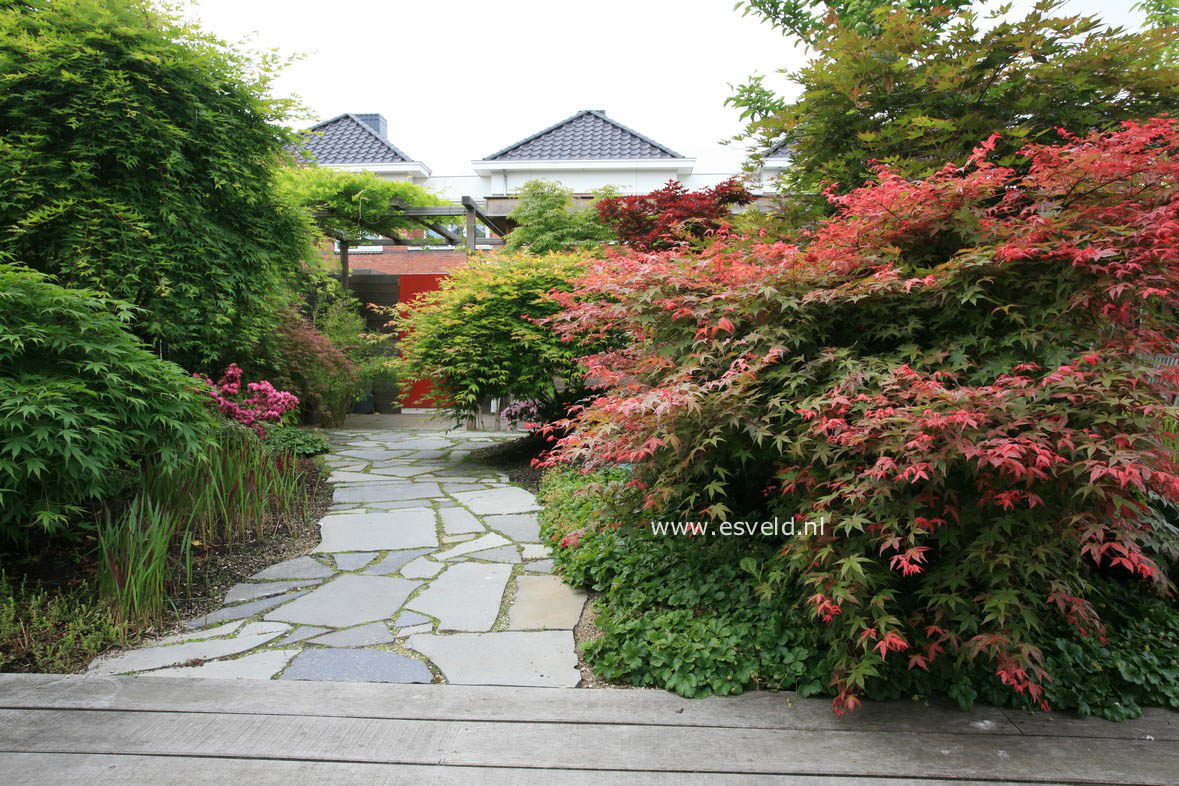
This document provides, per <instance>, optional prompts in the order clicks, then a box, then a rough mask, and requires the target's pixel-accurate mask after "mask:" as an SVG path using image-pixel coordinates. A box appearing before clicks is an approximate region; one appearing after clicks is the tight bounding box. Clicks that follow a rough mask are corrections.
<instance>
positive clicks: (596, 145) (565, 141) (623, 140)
mask: <svg viewBox="0 0 1179 786" xmlns="http://www.w3.org/2000/svg"><path fill="white" fill-rule="evenodd" d="M630 158H633V159H653V158H654V159H659V158H683V156H681V155H680V154H679V153H677V152H675V151H674V150H672V149H670V148H668V147H664V146H663V145H661V144H659V143H658V142H656V141H654V140H652V139H649V138H647V137H645V136H643V135H642V134H640V133H639V132H638V131H635V130H633V129H630V128H627V127H626V126H624V125H622V124H621V123H619V122H617V121H614V120H611V119H610V118H608V117H606V113H605V112H602V111H600V110H596V109H583V110H582V111H580V112H578V113H577V114H575V115H573V116H572V117H568V118H566V119H564V120H562V121H561V122H559V123H557V124H556V125H552V126H549V127H548V128H546V129H544V130H543V131H539V132H537V133H535V134H533V135H532V136H530V137H528V138H526V139H522V140H520V141H519V142H516V143H515V144H514V145H509V146H508V147H505V148H504V149H503V150H500V151H499V152H497V153H492V154H491V155H489V156H487V158H485V159H483V160H484V161H554V160H575V161H582V160H592V159H602V160H618V159H630Z"/></svg>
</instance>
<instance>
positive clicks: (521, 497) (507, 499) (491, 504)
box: [451, 486, 540, 516]
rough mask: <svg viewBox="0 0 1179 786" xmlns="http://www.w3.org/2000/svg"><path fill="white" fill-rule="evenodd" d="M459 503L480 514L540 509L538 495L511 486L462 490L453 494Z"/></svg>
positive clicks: (526, 511) (523, 511) (527, 511)
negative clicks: (481, 489)
mask: <svg viewBox="0 0 1179 786" xmlns="http://www.w3.org/2000/svg"><path fill="white" fill-rule="evenodd" d="M451 496H452V497H454V498H455V499H456V500H458V501H459V504H461V505H463V506H464V507H466V508H467V509H469V510H470V511H471V512H472V513H474V514H476V515H479V516H492V515H496V514H501V513H531V512H533V511H535V510H539V509H540V508H539V506H538V505H537V504H536V497H534V496H533V495H532V494H531V493H530V492H527V491H525V490H524V489H520V488H516V487H515V486H509V487H507V488H499V489H487V490H486V491H460V492H457V493H455V494H451Z"/></svg>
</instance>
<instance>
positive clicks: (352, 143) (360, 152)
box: [301, 113, 413, 165]
mask: <svg viewBox="0 0 1179 786" xmlns="http://www.w3.org/2000/svg"><path fill="white" fill-rule="evenodd" d="M301 136H302V143H303V147H305V148H306V149H307V151H308V152H309V153H311V154H312V155H313V156H315V162H316V163H318V164H327V165H332V164H400V163H409V162H411V161H413V159H411V158H410V157H409V156H407V155H406V154H405V153H403V152H401V151H400V150H398V149H397V147H395V146H394V145H393V144H392V143H391V142H389V140H387V139H384V138H382V137H381V135H380V134H378V133H377V132H376V131H374V130H373V129H372V128H371V127H370V126H369V125H368V124H367V123H365V122H364V121H363V120H361V119H360V118H358V117H357V116H356V115H354V114H350V113H349V114H343V115H339V116H337V117H333V118H332V119H331V120H325V121H323V122H322V123H318V124H316V125H313V126H311V128H309V129H307V130H306V131H304V132H302V133H301Z"/></svg>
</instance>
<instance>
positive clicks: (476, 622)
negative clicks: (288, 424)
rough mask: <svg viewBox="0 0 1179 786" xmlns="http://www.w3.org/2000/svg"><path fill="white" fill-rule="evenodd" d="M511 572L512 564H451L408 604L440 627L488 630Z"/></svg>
mask: <svg viewBox="0 0 1179 786" xmlns="http://www.w3.org/2000/svg"><path fill="white" fill-rule="evenodd" d="M511 575H512V567H511V565H481V564H478V563H474V562H464V563H461V564H459V565H451V566H450V567H449V568H447V569H446V570H445V571H443V572H442V574H441V575H440V576H438V578H436V579H434V580H433V581H431V582H430V583H429V585H427V586H426V588H425V589H423V590H422V591H421V592H420V593H419V594H418V596H417V597H416V598H414V599H413V600H412V601H410V602H409V603H408V604H407V608H409V609H411V610H413V611H418V612H421V613H423V614H429V615H430V616H431V617H434V618H436V619H437V620H438V629H439V630H467V631H484V630H491V626H492V625H494V624H495V619H496V617H498V616H499V606H500V602H501V600H502V599H503V595H504V589H506V588H507V585H508V579H509V578H510V577H511Z"/></svg>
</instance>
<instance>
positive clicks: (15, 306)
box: [0, 264, 210, 537]
mask: <svg viewBox="0 0 1179 786" xmlns="http://www.w3.org/2000/svg"><path fill="white" fill-rule="evenodd" d="M132 313H133V312H132V310H131V308H130V307H128V306H126V305H125V304H122V303H120V302H118V301H112V300H109V299H107V298H103V297H99V296H98V295H96V294H94V293H92V292H88V291H85V290H76V289H66V288H64V287H61V286H58V285H57V284H54V283H52V282H51V281H50V280H49V279H47V278H46V277H45V276H43V275H41V274H39V273H35V272H33V271H30V270H27V269H24V268H20V267H17V266H13V265H3V264H0V533H2V534H3V535H6V536H9V537H15V536H17V535H18V534H19V533H20V532H21V529H22V528H27V527H37V528H39V529H42V530H46V531H50V532H52V531H56V530H60V529H62V528H64V527H65V526H66V525H67V523H68V522H69V520H70V517H72V516H76V515H77V514H79V513H81V512H82V510H83V508H85V507H86V506H88V505H93V504H94V503H96V502H97V501H98V500H100V499H103V498H106V497H109V496H112V495H115V494H117V493H119V492H120V491H121V489H122V487H123V486H124V485H125V484H126V483H128V482H130V481H131V480H132V479H133V478H134V477H135V475H136V473H137V472H138V470H139V467H140V465H141V464H142V462H143V460H144V459H145V458H147V457H149V456H150V457H151V458H152V460H153V461H154V462H157V463H158V464H159V465H160V466H161V467H163V468H165V469H167V470H170V469H172V468H175V467H176V466H178V465H180V464H181V463H183V462H184V461H185V460H186V458H187V456H188V455H189V454H191V453H193V452H196V451H197V450H198V447H199V445H200V444H201V441H202V439H203V437H204V435H205V433H206V432H207V430H208V427H209V423H210V417H209V413H208V411H207V405H206V402H205V400H204V397H203V396H201V395H200V394H198V393H196V392H194V390H193V388H194V385H193V382H192V380H191V379H190V378H189V377H188V376H187V375H186V374H185V373H184V372H183V371H182V370H181V369H180V368H178V367H177V366H175V365H174V364H172V363H169V362H167V361H164V360H160V359H159V358H157V357H155V356H154V355H152V354H151V353H150V352H148V351H147V350H146V349H145V348H144V347H143V345H142V344H141V343H140V341H139V339H137V338H136V337H135V336H133V335H132V334H131V333H130V332H129V331H128V330H127V327H126V326H127V324H128V323H129V322H130V321H131V319H132Z"/></svg>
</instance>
